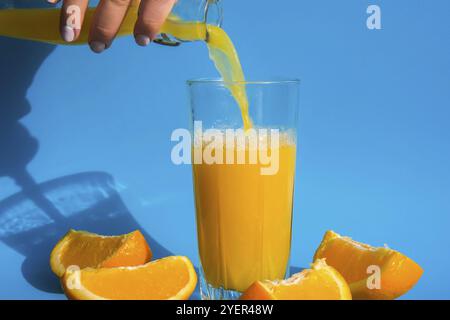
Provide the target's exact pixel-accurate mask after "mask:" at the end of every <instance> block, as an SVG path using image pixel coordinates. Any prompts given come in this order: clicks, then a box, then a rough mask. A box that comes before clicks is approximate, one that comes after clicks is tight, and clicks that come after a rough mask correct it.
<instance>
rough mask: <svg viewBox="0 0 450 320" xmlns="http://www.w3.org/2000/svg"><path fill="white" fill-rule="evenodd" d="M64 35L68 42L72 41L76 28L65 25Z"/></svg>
mask: <svg viewBox="0 0 450 320" xmlns="http://www.w3.org/2000/svg"><path fill="white" fill-rule="evenodd" d="M62 37H63V39H64V41H66V42H72V41H73V40H74V39H75V30H74V29H73V28H72V27H69V26H64V28H63V32H62Z"/></svg>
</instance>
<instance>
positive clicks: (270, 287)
mask: <svg viewBox="0 0 450 320" xmlns="http://www.w3.org/2000/svg"><path fill="white" fill-rule="evenodd" d="M240 299H241V300H351V299H352V295H351V293H350V289H349V287H348V285H347V283H346V282H345V280H344V278H343V277H342V276H341V275H340V274H339V272H337V271H336V270H335V269H334V268H332V267H330V266H328V265H327V264H326V262H325V260H317V261H316V262H314V263H313V264H312V265H311V269H306V270H303V271H302V272H299V273H297V274H294V275H293V276H292V277H290V278H289V279H287V280H281V281H270V280H265V281H256V282H255V283H253V284H252V285H251V286H250V287H249V288H248V289H247V290H246V291H245V292H244V293H243V294H242V296H241V298H240Z"/></svg>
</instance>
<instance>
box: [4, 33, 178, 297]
mask: <svg viewBox="0 0 450 320" xmlns="http://www.w3.org/2000/svg"><path fill="white" fill-rule="evenodd" d="M53 49H54V46H52V45H47V44H39V43H31V42H27V41H18V40H12V39H7V38H1V37H0V53H1V58H2V59H0V70H2V72H1V73H0V177H9V178H11V179H13V180H14V181H15V182H16V184H17V185H18V186H20V188H21V192H19V193H17V194H15V195H13V196H11V197H9V198H7V199H4V200H2V201H1V202H0V240H1V241H3V242H4V243H6V244H7V245H8V246H10V247H11V248H13V249H14V250H16V251H17V252H19V253H20V254H22V255H24V256H25V261H24V263H23V265H22V273H23V276H24V278H25V279H26V280H27V281H28V282H29V283H30V284H31V285H33V286H34V287H36V288H38V289H40V290H44V291H47V292H61V289H60V286H59V283H58V280H57V279H56V277H55V276H54V275H53V274H52V273H51V271H50V268H49V263H48V260H49V255H50V252H51V250H52V248H53V246H54V245H55V244H56V242H57V241H58V239H59V238H61V237H62V236H63V235H64V234H65V233H66V232H67V231H68V229H69V228H73V229H83V230H88V231H91V232H98V233H101V234H106V235H113V234H122V233H127V232H131V231H133V230H136V229H139V228H140V227H139V224H138V223H137V222H136V220H135V219H134V218H133V217H132V215H131V214H130V213H129V212H128V210H127V208H126V207H125V205H124V203H123V201H122V200H121V198H120V196H119V193H118V192H117V190H116V188H115V184H114V180H113V178H112V176H110V175H109V174H107V173H102V172H90V173H80V174H76V175H71V176H66V177H61V178H58V179H55V180H52V181H48V182H45V183H41V184H37V183H36V181H35V180H34V179H33V177H32V176H31V175H30V173H29V172H28V170H27V166H28V164H29V163H30V162H31V161H32V159H33V158H34V156H35V155H36V153H37V152H38V150H39V142H38V140H37V139H36V138H35V137H33V136H32V135H31V134H30V132H28V130H27V128H26V127H25V126H24V125H23V124H22V123H20V119H21V118H22V117H24V116H25V115H27V114H28V113H29V112H30V111H31V106H30V104H29V102H28V100H27V99H26V93H27V89H28V88H29V86H30V85H31V83H32V81H33V77H34V75H35V73H36V71H37V70H38V68H39V66H40V65H41V63H42V62H43V61H44V60H45V58H46V57H47V56H48V55H49V54H50V53H51V52H52V50H53ZM144 236H145V237H146V239H147V241H148V242H149V244H150V246H151V248H152V251H153V253H154V256H155V257H156V258H158V257H163V256H167V255H170V254H171V253H170V252H169V251H168V250H166V249H165V248H163V247H162V246H160V245H159V244H158V243H157V242H156V241H154V240H153V239H152V238H151V237H149V236H148V235H147V234H145V233H144Z"/></svg>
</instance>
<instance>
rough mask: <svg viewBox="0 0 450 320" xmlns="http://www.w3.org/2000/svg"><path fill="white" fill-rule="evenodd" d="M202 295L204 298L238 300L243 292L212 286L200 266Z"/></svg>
mask: <svg viewBox="0 0 450 320" xmlns="http://www.w3.org/2000/svg"><path fill="white" fill-rule="evenodd" d="M199 278H200V297H201V299H202V300H237V299H239V297H240V296H241V292H238V291H234V290H226V289H224V288H215V287H213V286H211V285H210V284H209V283H208V282H207V281H206V278H205V275H204V274H203V270H201V268H200V277H199Z"/></svg>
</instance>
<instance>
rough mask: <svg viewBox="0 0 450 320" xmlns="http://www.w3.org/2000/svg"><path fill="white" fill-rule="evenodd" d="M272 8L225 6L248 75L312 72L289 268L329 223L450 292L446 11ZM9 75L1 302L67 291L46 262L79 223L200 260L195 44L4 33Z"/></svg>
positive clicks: (394, 4) (438, 3)
mask: <svg viewBox="0 0 450 320" xmlns="http://www.w3.org/2000/svg"><path fill="white" fill-rule="evenodd" d="M274 3H275V2H273V1H266V0H264V1H256V0H254V1H230V0H224V10H225V20H224V21H225V25H224V27H225V29H226V30H227V31H228V32H229V34H230V36H231V37H232V39H233V40H234V42H235V44H236V46H237V48H238V50H239V53H240V55H241V60H242V64H243V66H244V68H245V71H246V74H247V77H248V78H252V79H262V78H268V77H271V76H278V75H281V76H291V77H299V78H301V79H302V88H301V113H300V114H301V120H300V131H299V132H300V148H299V161H298V166H299V171H298V175H297V184H296V195H295V221H294V225H293V228H294V238H293V249H292V263H293V265H297V266H306V265H308V263H310V261H311V258H312V255H313V252H314V250H315V248H316V247H317V245H318V244H319V242H320V240H321V237H322V235H323V233H324V232H325V230H327V229H333V230H335V231H337V232H340V233H342V234H345V235H349V236H352V237H353V238H354V239H356V240H360V241H364V242H367V243H370V244H373V245H383V244H385V243H386V244H388V245H389V246H391V247H392V248H395V249H397V250H399V251H401V252H403V253H405V254H407V255H409V256H410V257H411V258H413V259H414V260H416V261H417V262H418V263H419V264H420V265H422V266H423V268H424V270H425V273H424V275H423V278H422V279H421V280H420V282H419V283H418V285H417V286H416V287H415V288H414V289H413V290H411V291H410V292H409V293H408V294H407V295H405V296H404V297H405V298H418V299H433V298H437V299H449V298H450V276H449V273H448V270H449V268H450V257H449V253H448V247H450V240H449V239H450V238H449V236H448V229H449V226H450V201H449V195H450V167H449V165H448V164H449V163H450V148H449V145H450V126H449V124H448V122H449V119H450V42H449V33H450V17H449V12H450V2H449V1H447V0H434V1H420V0H408V1H406V0H397V1H380V0H374V1H370V2H369V1H362V0H361V1H356V0H352V1H333V0H328V1H324V0H320V1H286V2H284V6H283V7H275V5H274ZM369 4H378V5H380V6H381V9H382V27H383V29H382V30H379V31H377V30H375V31H370V30H368V29H367V28H366V17H367V15H366V8H367V6H368V5H369ZM0 70H1V73H0V261H1V262H2V263H1V266H0V283H1V286H0V298H4V299H5V298H8V299H60V298H64V296H63V295H62V294H61V293H60V290H59V287H58V283H57V281H56V279H55V278H54V277H53V276H52V275H51V274H50V272H49V269H48V264H47V260H48V254H49V251H50V249H51V247H52V246H53V244H54V242H55V241H56V239H57V238H58V237H59V236H60V235H62V234H63V233H64V232H65V231H66V230H67V228H68V227H69V226H72V227H76V228H85V229H89V230H91V231H99V232H105V233H116V232H120V231H128V229H134V228H142V229H143V230H145V232H146V233H147V235H151V244H152V247H153V248H154V249H155V251H156V253H157V255H159V256H163V255H165V254H168V252H172V253H174V254H183V255H187V256H189V257H191V258H192V259H193V260H194V262H195V263H198V256H197V249H196V236H195V220H194V204H193V195H192V186H191V171H190V168H189V167H188V166H181V167H177V166H175V165H173V164H172V163H171V161H170V150H171V147H172V146H173V143H172V142H171V141H170V134H171V132H172V130H173V129H175V128H180V127H188V125H189V123H188V115H189V113H188V102H187V90H186V88H185V80H186V79H188V78H195V77H204V76H216V72H215V70H214V68H213V66H212V63H211V62H210V61H209V60H208V58H207V50H206V48H205V46H204V45H203V44H202V43H193V44H185V45H183V46H181V47H179V48H167V47H162V46H157V45H150V46H149V47H148V48H140V47H137V46H135V45H134V43H133V40H132V39H131V38H123V39H120V40H117V41H116V42H115V43H114V44H113V46H112V48H111V49H109V50H108V51H107V52H106V53H104V54H102V55H94V54H92V53H91V52H90V51H89V50H88V48H87V47H63V46H60V47H54V46H50V45H44V44H35V43H30V42H25V41H16V40H10V39H6V38H0ZM49 216H51V217H53V218H54V221H57V222H53V223H50V224H48V223H47V222H48V221H49V220H48V219H49ZM157 243H159V244H160V245H161V247H158V246H157Z"/></svg>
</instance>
